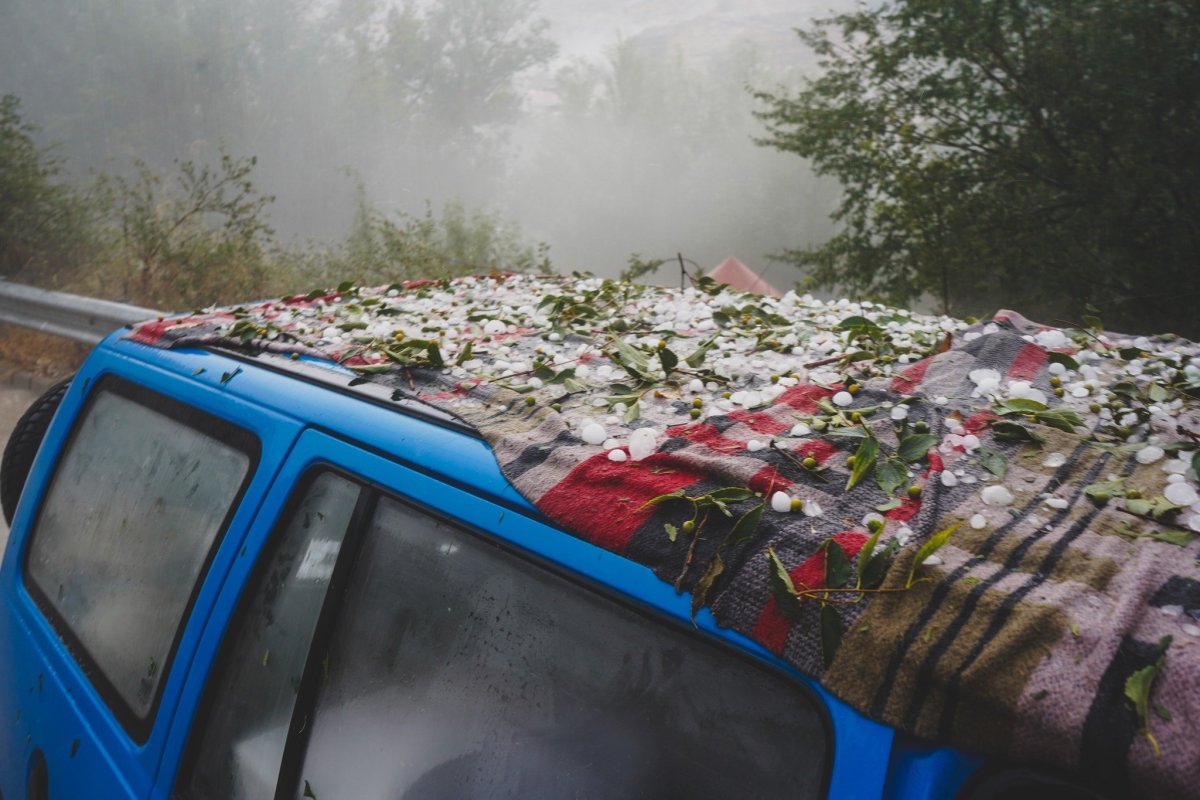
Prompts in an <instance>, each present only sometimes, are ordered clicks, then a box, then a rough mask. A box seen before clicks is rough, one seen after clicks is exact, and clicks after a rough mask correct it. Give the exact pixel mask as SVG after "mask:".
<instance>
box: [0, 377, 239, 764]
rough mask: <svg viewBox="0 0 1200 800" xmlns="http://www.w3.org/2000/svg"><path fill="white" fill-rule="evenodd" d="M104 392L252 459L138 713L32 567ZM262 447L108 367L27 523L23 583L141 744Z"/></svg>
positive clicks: (86, 401)
mask: <svg viewBox="0 0 1200 800" xmlns="http://www.w3.org/2000/svg"><path fill="white" fill-rule="evenodd" d="M102 392H110V393H112V394H114V395H117V396H118V397H121V398H123V399H125V400H128V401H130V402H132V403H135V404H137V405H140V406H142V407H143V408H146V409H148V410H151V411H154V412H157V413H159V414H162V415H163V416H165V417H167V418H168V419H170V420H172V421H173V422H175V423H177V424H179V425H182V426H184V427H188V428H191V429H192V430H193V431H196V432H198V433H200V434H202V435H204V436H207V437H209V438H211V439H213V440H216V441H219V442H221V443H222V444H225V445H227V446H229V447H231V448H233V449H235V450H237V451H239V452H241V453H242V454H243V455H245V456H246V457H247V459H248V462H247V465H246V474H245V475H244V476H243V478H242V482H241V484H240V485H239V486H238V490H237V492H236V493H235V494H234V496H233V500H232V502H231V503H230V505H229V508H228V509H227V510H226V512H225V516H224V517H223V518H222V519H221V523H220V525H219V526H218V528H217V532H216V535H215V536H214V537H213V541H212V544H211V545H210V546H209V548H208V552H207V553H205V556H204V560H203V562H202V564H201V567H200V570H199V572H198V573H197V575H196V580H195V581H194V582H193V584H192V586H191V588H190V590H189V592H188V597H187V601H186V603H185V604H184V608H183V613H182V615H181V616H180V618H179V621H178V623H177V624H176V627H175V635H174V636H173V637H172V640H171V646H170V648H169V649H168V651H167V656H166V658H165V659H164V661H163V664H162V667H161V669H160V672H159V675H160V678H159V681H158V683H157V685H156V687H155V690H154V697H153V698H152V700H151V702H150V706H149V709H148V710H147V712H146V714H145V716H140V715H139V714H138V713H137V712H136V711H135V710H134V709H133V708H132V707H131V706H130V705H129V704H128V703H126V702H125V700H124V698H123V697H122V696H121V694H120V692H119V691H117V688H116V686H115V685H114V684H113V683H112V681H111V680H110V679H109V678H108V676H107V675H106V674H105V673H104V671H103V670H102V669H101V668H100V665H99V664H98V662H97V661H96V660H95V659H94V658H93V657H92V655H91V653H90V652H88V649H87V648H86V647H85V646H84V644H83V642H82V641H81V640H80V639H79V637H78V636H77V635H76V633H75V631H74V630H72V629H71V626H70V625H69V624H67V621H66V620H65V619H64V618H63V616H62V615H61V614H60V613H59V611H58V609H57V608H56V607H55V605H54V602H53V601H52V600H51V598H50V596H49V595H48V594H47V593H46V592H45V591H44V590H43V589H42V587H41V586H39V585H38V583H37V581H36V579H35V577H34V575H33V573H32V572H31V571H30V559H31V557H32V554H33V545H34V543H35V542H36V541H37V537H38V533H39V530H40V525H41V520H42V513H43V511H44V510H45V507H46V500H47V498H48V497H49V496H50V493H51V492H52V491H53V490H54V488H55V485H56V483H57V481H58V478H59V471H60V469H61V468H62V465H63V463H64V461H65V459H66V456H67V454H68V453H69V452H71V448H72V447H73V446H74V444H75V442H76V440H77V438H78V435H79V431H80V429H81V427H82V423H83V422H84V420H86V419H88V415H89V414H91V413H92V410H93V407H94V405H95V402H96V398H97V397H99V396H100V394H101V393H102ZM262 452H263V445H262V440H261V438H260V437H259V436H258V435H257V434H256V433H255V432H254V431H252V430H250V429H249V428H245V427H242V426H241V425H238V424H236V423H234V422H231V421H230V420H228V419H225V418H222V417H220V416H217V415H215V414H213V413H211V412H209V411H205V410H203V409H201V408H198V407H197V406H194V405H191V404H189V403H187V402H185V401H183V400H180V399H178V398H175V397H172V396H169V395H166V394H163V393H162V392H158V391H155V390H153V389H150V388H147V387H146V386H143V385H141V384H138V383H134V382H133V381H130V380H128V379H126V378H123V377H120V376H118V375H115V374H112V373H108V374H105V375H104V376H102V377H101V378H100V379H99V380H97V381H95V382H94V383H92V384H91V385H90V386H88V387H87V396H86V397H85V398H84V400H83V403H82V405H81V406H80V409H79V412H78V413H77V414H76V416H75V418H74V419H73V420H72V423H71V429H70V431H69V433H68V434H67V436H66V438H65V440H64V442H63V445H62V447H61V449H60V450H59V452H58V454H57V457H56V460H55V462H54V465H53V466H52V467H51V469H50V471H49V473H48V474H47V477H46V480H45V483H44V489H43V491H42V492H41V495H40V497H39V501H38V506H37V509H36V511H35V514H34V517H33V519H32V520H31V521H30V524H29V527H28V531H29V533H28V535H27V536H26V538H25V542H24V549H23V552H22V554H21V562H20V563H21V568H20V580H21V584H22V585H23V586H24V588H25V590H26V591H27V592H28V593H29V596H30V597H31V598H32V599H33V601H34V605H35V606H36V608H37V610H38V612H39V613H41V615H42V617H43V618H44V619H45V620H46V622H47V623H49V626H50V628H51V629H52V630H53V631H54V634H55V635H56V636H57V637H58V639H59V640H60V641H61V642H62V644H63V645H64V647H65V648H66V650H67V652H68V653H69V654H70V656H71V659H72V660H73V661H74V663H75V666H76V667H78V669H79V670H80V672H81V673H82V674H83V677H84V678H85V680H86V682H87V683H88V684H89V685H90V686H91V687H92V688H93V689H94V690H95V691H96V693H97V694H98V695H99V696H100V699H101V700H102V701H103V703H104V705H105V706H106V707H107V708H108V710H109V711H110V713H111V714H112V715H113V717H114V718H115V719H116V720H117V722H119V723H120V725H121V727H122V728H123V729H124V731H125V733H126V734H127V735H128V736H129V737H130V739H132V740H133V741H134V742H135V743H136V744H138V745H143V744H145V743H146V742H147V741H148V740H149V738H150V734H151V732H152V731H153V729H154V725H155V721H156V719H157V717H158V710H159V706H160V705H161V703H162V698H163V693H164V691H165V689H166V685H167V683H168V681H169V679H170V674H171V669H172V667H173V666H174V662H175V656H176V655H177V653H178V651H179V645H180V642H181V640H182V638H183V634H184V631H185V630H186V628H187V625H188V621H189V619H190V618H191V615H192V611H193V610H194V608H195V604H196V600H197V597H198V596H199V594H200V590H201V587H203V585H204V583H205V580H206V578H207V577H208V573H209V570H210V568H211V567H212V563H213V560H214V558H215V557H216V554H217V551H218V550H219V548H220V546H221V544H222V542H223V541H224V540H225V537H226V535H227V534H228V531H229V525H230V523H231V522H232V520H233V518H234V516H235V514H236V513H237V512H238V510H239V509H240V508H241V505H242V502H243V500H244V499H245V496H246V492H247V490H248V489H249V487H250V484H251V482H252V481H253V480H254V478H255V476H256V475H257V473H258V468H259V465H260V463H261V461H262Z"/></svg>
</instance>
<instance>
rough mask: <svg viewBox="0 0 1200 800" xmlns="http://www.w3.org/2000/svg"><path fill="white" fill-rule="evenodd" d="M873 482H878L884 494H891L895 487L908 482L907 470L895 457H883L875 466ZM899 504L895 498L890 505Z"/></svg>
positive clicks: (893, 492)
mask: <svg viewBox="0 0 1200 800" xmlns="http://www.w3.org/2000/svg"><path fill="white" fill-rule="evenodd" d="M855 463H857V462H855ZM875 482H876V483H878V484H879V488H880V489H882V490H883V493H884V494H886V495H889V496H890V495H893V494H895V493H896V490H897V489H899V488H900V487H901V486H903V485H904V484H905V483H907V482H908V470H907V469H905V467H904V465H903V464H901V463H900V462H899V461H896V460H895V459H891V458H889V459H885V460H884V462H883V463H882V464H880V465H878V466H877V467H876V468H875ZM899 505H900V501H899V500H897V501H896V505H895V506H892V508H897V507H899ZM884 510H890V509H884Z"/></svg>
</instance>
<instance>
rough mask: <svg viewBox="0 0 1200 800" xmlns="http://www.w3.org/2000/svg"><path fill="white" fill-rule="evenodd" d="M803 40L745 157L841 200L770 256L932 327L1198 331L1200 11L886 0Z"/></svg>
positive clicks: (1053, 1) (1185, 5) (1044, 1)
mask: <svg viewBox="0 0 1200 800" xmlns="http://www.w3.org/2000/svg"><path fill="white" fill-rule="evenodd" d="M800 36H801V38H802V39H803V40H804V42H805V43H807V44H808V45H809V46H810V47H812V48H813V49H814V50H815V51H816V53H817V55H818V57H819V58H820V63H821V66H822V72H821V73H820V74H819V75H818V76H817V77H815V78H813V79H810V80H808V81H806V82H805V83H804V85H803V86H802V87H801V88H800V89H799V90H798V91H797V92H794V93H793V92H787V91H783V90H781V91H778V92H775V93H772V92H760V93H758V94H757V96H758V98H759V99H760V100H762V101H764V102H765V103H766V106H765V108H766V110H765V111H763V112H762V113H760V117H761V118H762V119H763V120H764V121H765V122H766V124H767V129H768V134H769V135H768V136H767V137H766V138H765V139H763V141H762V143H764V144H768V145H771V146H773V147H776V148H779V149H781V150H784V151H788V152H792V153H796V154H798V155H800V156H802V157H804V158H807V159H810V160H811V161H812V163H813V165H814V167H815V169H816V170H817V171H818V172H819V173H820V174H825V175H830V176H833V177H835V178H837V179H838V180H839V181H840V182H841V184H842V187H843V194H842V197H841V201H840V204H839V206H838V208H837V209H836V211H835V213H834V215H833V216H834V219H835V221H836V222H837V223H838V224H839V232H838V233H837V234H836V235H835V236H833V237H832V238H831V239H830V240H828V241H827V242H826V243H825V244H823V245H821V246H817V247H810V248H805V249H796V250H792V251H788V252H786V253H785V254H783V257H784V258H785V259H786V260H789V261H792V262H794V263H796V264H799V265H801V266H802V267H805V268H807V269H809V270H810V273H811V275H812V276H813V277H814V278H815V279H816V280H817V281H818V282H819V283H821V284H825V285H840V286H843V287H847V288H851V289H854V290H858V291H862V292H865V293H869V294H876V295H880V296H883V297H886V298H888V299H890V300H892V301H899V302H903V301H911V300H913V299H915V298H917V297H919V296H921V295H924V294H929V295H933V296H935V297H938V298H940V300H941V302H942V305H943V306H944V307H945V308H946V309H947V310H949V311H953V312H957V313H963V312H982V311H988V310H993V309H994V308H995V307H996V306H998V305H1009V306H1016V307H1018V308H1020V309H1021V310H1023V311H1025V312H1026V313H1029V314H1036V315H1039V316H1041V317H1042V318H1044V319H1046V320H1047V321H1052V320H1056V319H1064V318H1076V319H1077V318H1078V315H1080V314H1081V312H1082V311H1083V309H1084V308H1085V307H1086V305H1088V304H1093V305H1095V306H1098V307H1100V308H1101V309H1102V310H1103V311H1104V312H1105V320H1106V322H1108V323H1109V324H1110V325H1112V326H1113V327H1114V329H1115V328H1117V327H1118V326H1125V327H1127V328H1129V329H1131V330H1161V329H1164V328H1166V329H1174V330H1176V331H1177V332H1180V333H1187V334H1189V335H1195V334H1196V333H1197V332H1198V331H1200V314H1197V305H1200V188H1198V187H1200V147H1197V146H1196V142H1197V141H1200V59H1197V57H1196V54H1197V44H1196V43H1197V42H1200V5H1197V4H1196V3H1194V2H1179V1H1177V0H1141V1H1140V2H1128V0H1070V1H1069V2H1063V1H1062V0H892V1H891V2H885V3H883V4H882V5H880V6H878V7H875V8H870V9H860V10H857V11H855V12H853V13H848V14H842V15H838V16H834V17H832V18H830V19H826V20H822V21H820V22H818V23H816V24H815V26H814V27H813V28H812V29H811V30H808V31H803V32H801V33H800Z"/></svg>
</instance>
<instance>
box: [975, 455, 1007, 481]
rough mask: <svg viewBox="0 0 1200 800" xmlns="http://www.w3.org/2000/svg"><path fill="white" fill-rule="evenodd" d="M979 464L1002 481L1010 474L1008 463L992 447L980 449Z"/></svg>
mask: <svg viewBox="0 0 1200 800" xmlns="http://www.w3.org/2000/svg"><path fill="white" fill-rule="evenodd" d="M979 464H980V466H982V467H983V468H984V469H986V470H987V471H988V472H990V473H992V474H993V475H995V476H996V477H997V478H999V479H1000V480H1004V476H1005V475H1007V474H1008V461H1007V460H1006V459H1005V458H1004V456H1003V455H1002V454H1001V453H1000V452H999V451H996V450H993V449H992V448H990V447H981V448H979Z"/></svg>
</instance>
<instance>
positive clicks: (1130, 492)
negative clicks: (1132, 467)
mask: <svg viewBox="0 0 1200 800" xmlns="http://www.w3.org/2000/svg"><path fill="white" fill-rule="evenodd" d="M1125 497H1126V498H1127V499H1129V500H1140V499H1141V497H1142V493H1141V492H1139V491H1138V490H1137V489H1126V490H1125Z"/></svg>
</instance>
